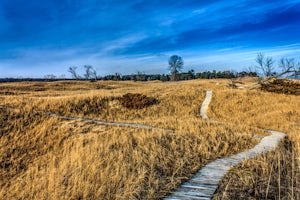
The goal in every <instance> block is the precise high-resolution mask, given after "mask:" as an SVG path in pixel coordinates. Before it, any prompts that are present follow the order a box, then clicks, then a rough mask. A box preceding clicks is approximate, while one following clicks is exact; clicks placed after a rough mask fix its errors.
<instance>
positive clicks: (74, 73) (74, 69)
mask: <svg viewBox="0 0 300 200" xmlns="http://www.w3.org/2000/svg"><path fill="white" fill-rule="evenodd" d="M76 70H77V67H75V66H74V67H69V70H68V72H70V73H71V75H72V78H74V79H80V76H79V75H78V74H77V72H76Z"/></svg>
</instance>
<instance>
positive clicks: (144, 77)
mask: <svg viewBox="0 0 300 200" xmlns="http://www.w3.org/2000/svg"><path fill="white" fill-rule="evenodd" d="M247 76H250V77H256V76H257V73H256V72H251V71H250V72H247V71H241V72H234V71H228V70H227V71H216V70H212V71H204V72H197V73H195V71H194V70H193V69H191V70H189V71H187V72H180V73H176V78H175V76H174V74H146V73H142V72H137V73H136V74H130V75H122V74H120V73H115V74H111V75H106V76H97V77H96V78H95V77H93V78H92V79H89V80H115V81H128V80H130V81H154V80H159V81H173V80H174V79H175V80H178V81H182V80H193V79H217V78H226V79H231V78H238V77H247ZM76 77H77V79H78V80H86V78H83V77H82V76H79V77H80V78H78V75H77V76H76ZM73 78H74V76H73Z"/></svg>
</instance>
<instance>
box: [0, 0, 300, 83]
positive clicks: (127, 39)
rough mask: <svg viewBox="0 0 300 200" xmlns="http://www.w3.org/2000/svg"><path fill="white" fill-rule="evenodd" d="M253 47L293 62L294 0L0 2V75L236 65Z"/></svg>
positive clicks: (298, 9)
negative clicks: (178, 60) (177, 60)
mask: <svg viewBox="0 0 300 200" xmlns="http://www.w3.org/2000/svg"><path fill="white" fill-rule="evenodd" d="M258 52H263V53H265V54H266V55H267V56H272V57H273V58H274V59H277V60H278V59H279V58H281V57H282V56H285V57H291V58H295V59H297V60H300V0H285V1H282V0H281V1H276V0H275V1H271V0H266V1H262V0H252V1H245V0H236V1H228V0H215V1H208V0H204V1H201V0H184V1H180V0H178V1H170V0H164V1H161V0H131V1H124V0H63V1H62V0H30V1H25V0H0V77H43V76H44V75H46V74H54V75H56V76H61V75H62V74H65V76H66V77H69V76H70V74H69V73H68V72H67V70H68V67H70V66H78V67H79V68H82V71H80V70H79V73H83V65H92V66H94V68H96V70H97V72H98V74H99V75H107V74H112V73H116V72H119V73H121V74H131V73H136V72H138V71H140V72H145V73H168V71H167V66H168V64H167V61H168V58H169V57H170V56H172V55H174V54H177V55H180V56H181V57H182V58H183V59H184V61H185V66H184V70H189V69H194V70H195V71H204V70H213V69H215V70H227V69H228V70H238V71H240V70H243V69H245V68H247V67H250V66H254V65H255V61H254V60H255V57H256V54H257V53H258Z"/></svg>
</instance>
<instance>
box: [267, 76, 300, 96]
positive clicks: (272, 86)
mask: <svg viewBox="0 0 300 200" xmlns="http://www.w3.org/2000/svg"><path fill="white" fill-rule="evenodd" d="M261 90H263V91H267V92H276V93H282V94H292V95H300V81H297V80H289V79H273V80H271V81H268V82H265V83H262V84H261Z"/></svg>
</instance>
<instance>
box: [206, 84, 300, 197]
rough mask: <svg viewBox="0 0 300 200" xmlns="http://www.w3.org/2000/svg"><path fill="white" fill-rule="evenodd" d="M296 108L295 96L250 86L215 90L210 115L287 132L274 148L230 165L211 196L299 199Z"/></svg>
mask: <svg viewBox="0 0 300 200" xmlns="http://www.w3.org/2000/svg"><path fill="white" fill-rule="evenodd" d="M299 108H300V98H299V96H294V95H284V94H276V93H268V92H262V91H252V90H251V91H249V90H239V91H237V90H228V89H221V90H216V91H215V95H214V99H213V101H212V103H211V106H210V110H209V112H208V115H209V116H212V118H213V119H215V120H220V121H226V122H228V123H233V124H235V123H243V124H245V125H249V126H255V127H260V128H265V129H272V130H281V131H283V132H285V133H287V135H288V136H287V138H286V141H285V142H284V143H283V144H282V145H281V146H280V147H279V148H277V149H276V151H274V152H272V153H269V154H267V155H265V156H261V157H259V158H257V159H254V160H250V161H245V162H244V163H242V164H241V165H239V166H237V167H236V168H234V169H233V170H232V171H231V172H230V173H229V174H228V175H227V176H226V177H225V179H224V180H223V182H222V184H221V186H220V188H219V190H218V192H217V194H216V195H215V199H265V198H266V199H300V190H299V188H300V165H299V163H300V135H299V133H300V110H299ZM229 113H234V114H232V115H229Z"/></svg>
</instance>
